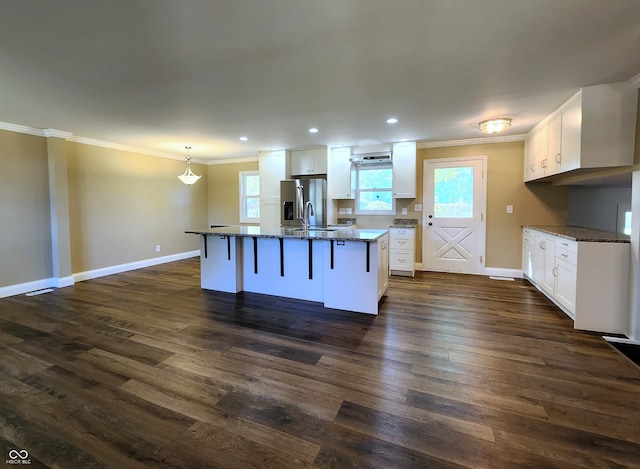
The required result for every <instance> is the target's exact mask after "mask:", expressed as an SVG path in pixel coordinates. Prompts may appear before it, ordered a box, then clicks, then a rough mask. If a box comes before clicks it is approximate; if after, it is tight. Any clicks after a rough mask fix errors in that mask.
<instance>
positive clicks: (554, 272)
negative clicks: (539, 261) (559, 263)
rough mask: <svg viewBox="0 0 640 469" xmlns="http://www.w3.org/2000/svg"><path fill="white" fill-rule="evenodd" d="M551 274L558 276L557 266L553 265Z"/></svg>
mask: <svg viewBox="0 0 640 469" xmlns="http://www.w3.org/2000/svg"><path fill="white" fill-rule="evenodd" d="M553 276H554V277H557V276H558V268H557V267H554V268H553Z"/></svg>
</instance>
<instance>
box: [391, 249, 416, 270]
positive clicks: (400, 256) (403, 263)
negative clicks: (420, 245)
mask: <svg viewBox="0 0 640 469" xmlns="http://www.w3.org/2000/svg"><path fill="white" fill-rule="evenodd" d="M389 267H390V268H391V269H413V251H407V250H398V249H391V250H390V251H389Z"/></svg>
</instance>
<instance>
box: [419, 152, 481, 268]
mask: <svg viewBox="0 0 640 469" xmlns="http://www.w3.org/2000/svg"><path fill="white" fill-rule="evenodd" d="M472 161H473V162H478V161H479V162H481V165H482V178H481V185H482V187H481V194H482V196H481V197H482V200H480V201H474V204H476V203H479V204H480V205H479V207H480V213H481V221H480V228H479V235H480V241H479V243H478V245H479V248H478V249H479V250H480V252H478V253H475V254H477V255H478V256H481V259H482V261H481V263H480V264H479V265H478V267H477V269H475V270H474V271H473V272H466V273H473V274H479V275H486V267H485V266H486V252H487V156H486V155H478V156H464V157H454V158H433V159H426V160H424V161H423V165H422V206H423V212H422V246H421V248H422V269H421V270H434V269H429V268H428V265H427V264H428V262H427V255H426V254H427V252H426V251H427V249H426V246H427V236H429V232H428V228H427V227H428V223H429V218H428V216H429V209H428V206H429V204H428V197H429V195H428V191H427V187H426V185H427V168H428V165H429V164H430V163H468V162H472Z"/></svg>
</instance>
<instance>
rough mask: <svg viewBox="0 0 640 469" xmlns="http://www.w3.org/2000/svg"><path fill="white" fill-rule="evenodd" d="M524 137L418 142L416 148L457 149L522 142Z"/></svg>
mask: <svg viewBox="0 0 640 469" xmlns="http://www.w3.org/2000/svg"><path fill="white" fill-rule="evenodd" d="M524 139H525V136H524V135H504V136H500V137H480V138H467V139H463V140H444V141H440V142H418V143H417V144H416V148H418V149H421V148H442V147H459V146H465V145H486V144H488V143H507V142H522V141H524Z"/></svg>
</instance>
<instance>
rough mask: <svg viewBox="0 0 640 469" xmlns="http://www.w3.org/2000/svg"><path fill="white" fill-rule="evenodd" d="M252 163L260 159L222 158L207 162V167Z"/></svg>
mask: <svg viewBox="0 0 640 469" xmlns="http://www.w3.org/2000/svg"><path fill="white" fill-rule="evenodd" d="M252 161H258V157H257V156H255V155H251V156H245V157H242V156H240V157H237V158H221V159H216V160H213V161H207V162H206V163H204V164H206V165H207V166H211V165H213V164H231V163H250V162H252Z"/></svg>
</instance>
